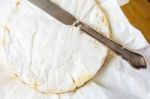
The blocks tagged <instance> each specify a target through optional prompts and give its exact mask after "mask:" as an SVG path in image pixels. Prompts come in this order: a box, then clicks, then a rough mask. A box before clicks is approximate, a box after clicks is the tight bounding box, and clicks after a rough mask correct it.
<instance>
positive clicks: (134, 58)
mask: <svg viewBox="0 0 150 99" xmlns="http://www.w3.org/2000/svg"><path fill="white" fill-rule="evenodd" d="M29 1H30V2H31V3H33V4H34V5H36V6H38V7H39V8H41V9H42V10H44V11H45V12H47V13H48V14H50V15H51V16H53V17H54V18H56V19H57V20H59V21H60V22H62V23H64V24H65V25H74V26H76V27H79V28H80V30H81V31H84V32H85V33H87V34H88V35H90V36H91V37H93V38H95V39H96V40H98V41H99V42H101V43H103V44H104V45H105V46H107V47H108V48H110V49H111V50H113V51H114V52H116V53H117V54H119V55H121V56H122V57H123V58H124V59H125V60H127V61H128V62H129V63H130V64H131V65H132V66H133V67H134V68H136V69H140V68H146V67H147V65H146V62H145V59H144V57H143V56H142V55H140V54H137V53H134V52H132V51H129V50H127V49H125V48H123V47H122V46H121V45H119V44H117V43H115V42H114V41H112V40H110V39H108V38H107V37H105V36H103V35H101V34H100V33H98V32H97V31H95V30H94V29H92V28H91V27H89V26H88V25H87V24H85V23H83V22H81V21H78V20H77V19H76V18H75V17H74V16H73V15H71V14H70V13H68V12H67V11H65V10H63V9H62V8H60V7H59V6H58V5H56V4H55V3H53V2H52V1H49V0H29Z"/></svg>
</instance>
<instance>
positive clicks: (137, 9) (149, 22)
mask: <svg viewBox="0 0 150 99" xmlns="http://www.w3.org/2000/svg"><path fill="white" fill-rule="evenodd" d="M122 10H123V12H124V13H125V15H126V16H127V17H128V19H129V21H130V22H131V23H132V24H133V25H134V26H135V27H136V28H138V29H140V31H141V32H142V33H143V34H144V36H145V38H146V39H147V40H148V42H149V43H150V2H149V1H148V0H130V2H129V3H128V4H127V5H125V6H123V7H122Z"/></svg>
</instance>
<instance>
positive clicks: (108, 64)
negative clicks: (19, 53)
mask: <svg viewBox="0 0 150 99" xmlns="http://www.w3.org/2000/svg"><path fill="white" fill-rule="evenodd" d="M99 1H100V3H99V6H100V7H101V8H102V9H103V11H104V13H105V15H106V17H107V20H108V21H109V23H110V28H111V39H112V40H114V41H115V42H117V43H119V44H121V45H123V46H124V47H125V48H127V49H130V50H132V51H135V52H137V53H140V54H142V55H143V56H144V57H145V59H146V62H147V65H148V68H147V69H141V70H135V69H134V68H132V67H131V65H130V64H129V63H128V62H126V61H125V60H123V59H122V58H121V57H119V56H117V55H116V54H115V53H113V52H112V51H109V55H108V57H107V59H106V61H105V63H104V65H103V67H102V68H101V69H100V71H99V73H98V74H97V75H96V77H95V78H94V79H93V80H92V81H91V82H89V83H88V84H86V85H85V86H83V87H82V88H80V89H78V90H77V91H76V92H70V93H64V94H60V95H59V94H49V95H44V94H39V93H38V92H36V91H33V90H31V89H29V88H28V87H26V86H23V85H22V84H21V83H20V82H18V81H16V80H15V78H11V79H8V78H7V74H6V71H7V70H6V69H4V68H0V97H1V99H20V98H21V99H100V98H101V99H150V83H149V82H150V77H149V76H150V46H149V44H148V43H147V41H146V40H145V38H144V37H143V35H142V33H141V32H140V31H139V30H138V29H136V28H135V27H133V26H132V25H131V24H130V22H129V21H128V20H127V18H126V17H125V15H124V14H123V12H122V11H121V9H120V6H119V4H118V1H116V0H105V1H101V0H99ZM0 58H2V57H0ZM7 93H9V95H7Z"/></svg>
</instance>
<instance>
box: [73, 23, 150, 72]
mask: <svg viewBox="0 0 150 99" xmlns="http://www.w3.org/2000/svg"><path fill="white" fill-rule="evenodd" d="M75 26H79V28H80V30H81V31H84V32H85V33H87V34H88V35H90V36H91V37H93V38H95V39H96V40H98V41H99V42H101V43H103V44H104V45H105V46H107V47H108V48H110V49H111V50H113V51H114V52H116V53H117V54H119V55H121V56H122V58H124V59H125V60H127V61H128V62H129V63H130V64H131V65H132V67H134V68H136V69H140V68H146V67H147V66H146V62H145V59H144V57H143V56H142V55H140V54H137V53H135V52H132V51H130V50H127V49H125V48H123V47H122V46H121V45H119V44H117V43H115V42H114V41H112V40H110V39H108V38H107V37H105V36H103V35H101V34H100V33H98V32H97V31H95V30H94V29H92V28H91V27H89V26H88V25H86V24H84V23H82V22H79V23H78V24H76V25H75Z"/></svg>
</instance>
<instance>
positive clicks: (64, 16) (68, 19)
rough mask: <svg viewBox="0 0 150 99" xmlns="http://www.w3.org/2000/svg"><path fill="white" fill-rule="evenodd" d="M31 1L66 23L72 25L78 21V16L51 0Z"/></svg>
mask: <svg viewBox="0 0 150 99" xmlns="http://www.w3.org/2000/svg"><path fill="white" fill-rule="evenodd" d="M29 1H30V2H31V3H33V4H34V5H36V6H38V7H39V8H41V9H42V10H44V11H45V12H47V13H48V14H50V15H51V16H53V17H55V18H56V19H57V20H59V21H60V22H62V23H64V24H66V25H72V24H73V23H74V22H75V21H76V18H75V17H74V16H73V15H71V14H70V13H68V12H67V11H65V10H63V9H62V8H60V7H59V6H58V5H56V4H54V3H53V2H51V1H49V0H29Z"/></svg>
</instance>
